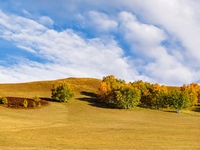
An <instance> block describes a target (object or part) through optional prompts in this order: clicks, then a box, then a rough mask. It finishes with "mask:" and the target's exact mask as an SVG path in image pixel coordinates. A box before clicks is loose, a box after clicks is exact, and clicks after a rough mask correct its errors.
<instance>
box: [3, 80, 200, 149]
mask: <svg viewBox="0 0 200 150" xmlns="http://www.w3.org/2000/svg"><path fill="white" fill-rule="evenodd" d="M61 82H68V83H71V84H72V85H73V87H74V89H75V91H76V96H75V97H74V98H73V99H72V100H70V101H69V102H68V103H57V102H50V105H49V106H47V107H43V108H38V109H11V108H5V107H3V106H0V135H1V136H0V149H2V150H3V149H9V150H12V149H13V150H21V149H47V150H54V149H140V150H148V149H154V150H155V149H159V150H160V149H176V150H182V149H192V150H195V149H200V142H199V141H200V119H199V117H200V112H199V111H183V113H181V114H177V113H174V112H173V111H159V110H152V109H144V108H140V107H137V108H134V109H132V110H122V109H110V108H104V107H101V106H99V105H96V104H95V103H94V102H93V101H92V97H90V95H87V93H95V92H97V89H98V87H99V85H100V82H101V80H99V79H94V78H67V79H60V80H54V81H40V82H29V83H20V84H0V94H1V95H2V96H21V97H33V96H34V95H35V94H38V95H39V96H41V97H47V98H48V97H50V96H51V87H52V85H53V84H56V83H57V84H58V83H61ZM172 88H173V87H172Z"/></svg>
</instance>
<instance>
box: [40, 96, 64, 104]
mask: <svg viewBox="0 0 200 150" xmlns="http://www.w3.org/2000/svg"><path fill="white" fill-rule="evenodd" d="M40 99H41V100H45V101H48V102H56V103H60V101H57V100H55V99H52V98H48V97H40Z"/></svg>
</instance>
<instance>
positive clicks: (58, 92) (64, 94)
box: [51, 84, 75, 102]
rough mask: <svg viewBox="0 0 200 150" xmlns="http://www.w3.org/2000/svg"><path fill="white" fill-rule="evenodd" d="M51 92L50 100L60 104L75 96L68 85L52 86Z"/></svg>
mask: <svg viewBox="0 0 200 150" xmlns="http://www.w3.org/2000/svg"><path fill="white" fill-rule="evenodd" d="M51 92H52V94H51V98H53V99H55V100H57V101H60V102H66V101H68V100H69V99H71V98H72V97H73V96H74V95H75V93H74V90H73V89H72V88H71V86H70V85H69V84H60V85H53V88H52V89H51Z"/></svg>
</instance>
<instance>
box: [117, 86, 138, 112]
mask: <svg viewBox="0 0 200 150" xmlns="http://www.w3.org/2000/svg"><path fill="white" fill-rule="evenodd" d="M115 97H116V101H115V103H116V105H117V107H119V108H123V109H130V108H132V107H135V106H137V105H138V104H139V101H140V98H141V93H140V90H139V89H137V88H134V87H132V86H131V85H129V84H126V85H124V86H121V87H120V88H119V90H117V91H116V92H115Z"/></svg>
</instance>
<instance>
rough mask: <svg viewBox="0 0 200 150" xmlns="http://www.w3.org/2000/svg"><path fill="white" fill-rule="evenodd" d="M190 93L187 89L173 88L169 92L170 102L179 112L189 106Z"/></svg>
mask: <svg viewBox="0 0 200 150" xmlns="http://www.w3.org/2000/svg"><path fill="white" fill-rule="evenodd" d="M189 102H190V95H189V93H188V92H187V91H180V90H173V91H171V92H170V93H169V103H170V105H171V106H172V107H173V108H174V109H176V111H177V113H180V111H181V110H182V109H183V108H187V107H189Z"/></svg>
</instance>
